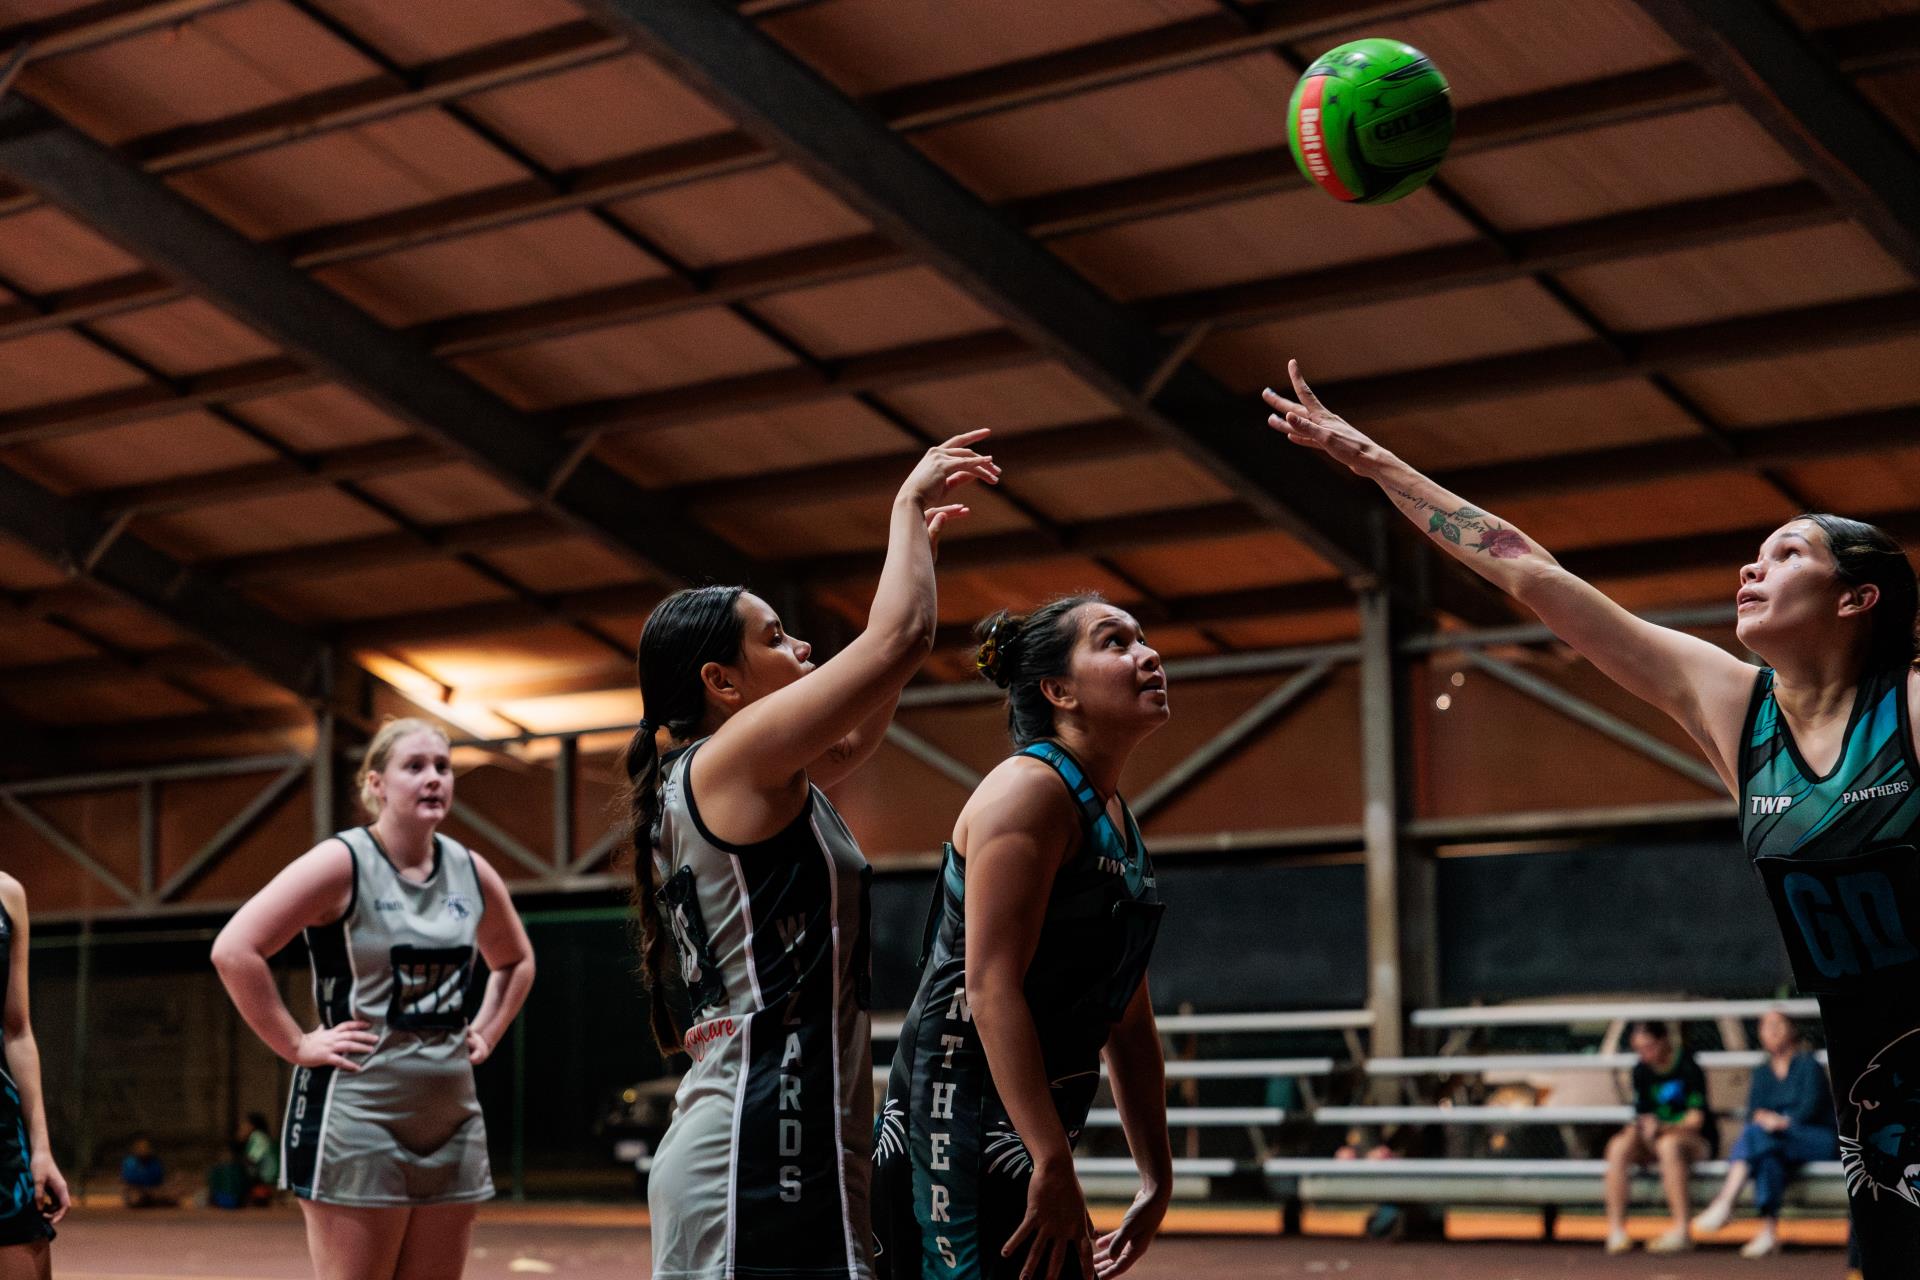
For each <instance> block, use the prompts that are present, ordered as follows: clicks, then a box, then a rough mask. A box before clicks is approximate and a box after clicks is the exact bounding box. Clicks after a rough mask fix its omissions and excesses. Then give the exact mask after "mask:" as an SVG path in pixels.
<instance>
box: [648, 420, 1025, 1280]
mask: <svg viewBox="0 0 1920 1280" xmlns="http://www.w3.org/2000/svg"><path fill="white" fill-rule="evenodd" d="M985 435H986V432H984V431H976V432H971V433H968V434H966V435H961V436H956V437H954V438H953V439H952V440H949V441H947V442H946V443H945V444H944V445H941V446H939V447H937V448H934V449H931V450H929V451H928V452H927V454H926V456H925V457H924V458H923V459H922V460H921V462H920V464H919V465H918V466H917V467H915V468H914V471H913V474H912V475H910V476H909V477H908V478H907V482H906V484H905V485H904V486H903V487H902V488H901V490H900V492H899V494H898V496H897V497H896V498H895V499H894V503H893V509H892V519H891V523H890V532H889V539H888V545H887V558H886V564H885V567H884V568H883V569H882V570H881V574H880V585H879V588H878V590H876V591H875V593H874V598H873V606H872V609H871V611H870V612H869V614H868V617H867V627H866V630H865V631H863V632H862V633H861V634H860V636H859V637H858V638H857V639H855V640H854V641H853V642H852V643H850V644H849V645H848V646H847V647H846V649H845V650H843V651H842V652H841V653H839V654H838V655H836V656H835V657H834V658H833V659H832V661H830V662H827V663H825V664H823V665H822V666H821V667H820V669H819V670H818V671H815V670H814V668H813V664H812V663H811V662H810V661H809V660H808V659H809V657H810V655H811V652H812V650H811V649H810V647H809V646H808V645H807V644H806V642H805V641H802V640H799V639H797V638H795V637H794V636H792V635H790V634H788V633H787V631H786V629H785V628H784V627H783V626H782V625H781V621H780V618H779V616H778V615H777V614H775V613H774V611H773V609H772V608H771V607H770V606H768V604H767V602H766V601H764V600H762V599H760V598H759V597H758V596H755V595H753V594H751V593H750V592H747V591H745V590H743V589H742V588H739V587H701V588H698V589H695V590H689V591H682V592H678V593H676V594H674V595H672V596H670V597H668V598H667V599H666V600H665V601H664V602H662V603H661V605H660V606H659V607H658V608H657V609H655V610H654V611H653V615H652V616H651V617H649V618H648V619H647V625H646V628H645V630H644V631H643V632H642V634H641V637H640V651H639V657H638V667H639V676H640V691H641V694H642V696H643V697H644V698H645V700H646V719H644V720H642V721H641V723H640V727H639V729H638V731H637V732H636V733H635V734H634V737H633V742H632V744H631V745H630V746H629V748H628V751H627V761H626V764H627V776H628V778H629V779H630V781H631V784H632V795H631V799H632V806H633V841H634V846H635V865H634V877H635V881H636V895H637V898H638V902H637V907H638V914H639V922H640V930H641V944H642V951H643V957H642V960H643V969H644V973H645V976H646V980H647V986H648V990H649V993H650V996H651V1003H652V1022H653V1031H654V1035H655V1037H656V1038H657V1039H658V1040H659V1042H660V1045H661V1047H662V1049H663V1050H666V1051H668V1052H678V1051H680V1050H682V1049H684V1051H685V1052H686V1053H687V1054H688V1055H690V1056H691V1057H692V1059H693V1063H692V1065H691V1067H690V1068H689V1069H688V1071H687V1074H686V1077H685V1079H684V1080H683V1081H682V1082H681V1085H680V1090H679V1093H678V1095H677V1096H676V1104H677V1105H676V1110H675V1114H674V1117H673V1122H672V1123H671V1124H670V1125H669V1126H668V1128H667V1132H666V1136H665V1137H664V1138H662V1139H661V1142H660V1149H659V1151H658V1153H657V1154H656V1156H655V1157H654V1161H653V1167H652V1171H651V1175H650V1177H649V1186H648V1195H647V1199H648V1203H649V1206H650V1208H651V1210H652V1229H653V1275H654V1277H655V1280H734V1278H735V1277H740V1278H742V1280H744V1278H746V1277H752V1278H753V1280H778V1278H781V1277H795V1278H799V1277H806V1278H807V1280H827V1278H829V1277H832V1278H834V1280H868V1278H869V1277H871V1275H872V1263H871V1261H870V1254H871V1249H872V1225H871V1221H870V1215H869V1212H868V1208H867V1187H868V1160H869V1154H868V1153H869V1150H870V1142H871V1132H872V1127H873V1071H872V1060H873V1058H872V1048H871V1045H870V1043H869V1040H868V1026H867V1006H868V1003H869V989H868V973H869V964H868V951H869V946H868V936H867V927H868V921H867V915H868V912H867V886H868V882H869V878H870V872H869V869H868V867H867V863H866V859H865V858H863V857H861V855H860V849H859V847H858V846H857V845H856V844H855V843H854V840H853V837H852V836H851V835H850V834H849V833H848V832H847V829H846V827H845V826H844V825H842V824H841V821H840V816H839V815H838V814H837V813H835V812H834V809H833V805H832V804H831V803H829V802H828V800H827V798H826V796H825V795H824V794H822V793H821V792H820V790H819V787H820V786H821V785H822V784H829V783H831V782H832V781H833V780H834V779H836V778H839V777H842V776H844V775H846V774H847V773H849V772H851V771H852V770H853V769H854V768H855V767H857V766H858V765H859V764H860V763H861V762H862V761H864V760H865V759H866V757H867V756H868V755H869V754H871V752H872V751H873V749H874V748H875V747H876V746H877V745H878V744H879V741H880V739H881V737H882V735H883V734H884V733H885V732H886V727H887V724H888V722H889V721H890V720H891V719H892V718H893V708H894V704H895V702H896V701H897V700H898V698H899V696H900V689H901V687H902V686H903V685H905V684H906V682H907V681H908V680H909V679H910V678H911V677H912V676H913V673H914V672H915V671H917V670H918V669H919V667H920V664H921V662H922V661H923V660H925V658H926V656H927V652H928V649H929V647H930V646H931V643H932V639H933V631H934V625H935V622H936V620H937V613H936V610H935V607H934V579H933V548H934V541H935V539H936V538H937V537H938V534H939V530H940V526H941V525H942V524H943V523H944V522H945V521H946V520H947V519H949V518H950V517H953V516H956V515H960V514H963V513H964V512H965V510H966V508H964V507H961V506H957V505H954V504H950V503H948V502H947V500H946V499H947V495H948V494H949V493H950V492H951V491H952V489H953V488H954V487H955V486H956V485H958V484H961V483H963V482H965V481H967V480H969V479H978V480H982V481H985V482H987V483H993V482H994V481H996V480H997V479H998V476H999V471H998V469H997V468H996V467H995V466H994V465H993V460H992V459H991V458H988V457H985V456H982V455H980V454H978V453H975V452H974V451H973V449H972V448H971V447H970V446H971V445H973V444H974V443H975V442H977V441H979V440H980V439H982V438H983V437H984V436H985ZM661 734H664V735H665V737H666V739H667V745H668V747H669V749H668V751H667V752H666V754H665V756H664V757H663V756H662V755H661V754H660V750H659V747H660V743H659V736H660V735H661ZM663 923H664V924H665V925H666V928H664V929H663V928H662V927H661V925H662V924H663ZM669 938H670V939H671V941H669ZM670 947H671V948H674V949H677V952H678V955H677V962H676V960H675V958H674V957H672V956H670V954H669V948H670ZM670 973H671V975H672V976H673V977H676V978H678V979H679V982H680V984H683V985H684V987H685V993H686V1005H687V1006H688V1014H687V1018H686V1020H685V1021H681V1020H680V1019H679V1018H678V1016H677V1014H676V1013H675V1012H674V1011H673V1010H672V1009H671V1007H670V1002H671V1001H673V1000H675V999H677V993H674V994H672V995H670V993H669V991H668V989H667V984H668V977H669V974H670Z"/></svg>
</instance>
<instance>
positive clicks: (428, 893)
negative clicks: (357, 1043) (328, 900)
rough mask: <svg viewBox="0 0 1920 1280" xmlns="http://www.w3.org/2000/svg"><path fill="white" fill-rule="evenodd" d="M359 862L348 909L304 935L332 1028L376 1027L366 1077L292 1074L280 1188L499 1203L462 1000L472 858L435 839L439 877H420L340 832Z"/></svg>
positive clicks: (374, 1199)
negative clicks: (349, 1024) (404, 871)
mask: <svg viewBox="0 0 1920 1280" xmlns="http://www.w3.org/2000/svg"><path fill="white" fill-rule="evenodd" d="M337 838H338V839H339V840H341V841H343V842H344V843H345V844H346V846H347V850H348V852H349V853H351V854H352V856H353V897H352V899H351V900H350V901H349V902H348V904H347V910H346V914H345V915H343V916H341V917H340V919H339V920H337V921H335V922H334V923H332V924H330V925H323V926H320V927H318V928H313V929H308V930H307V931H306V940H307V951H308V953H309V955H310V956H311V958H312V961H313V997H314V1003H315V1004H316V1005H318V1006H319V1008H320V1021H321V1024H322V1025H323V1026H329V1027H331V1026H337V1025H338V1024H340V1023H342V1022H348V1021H351V1020H353V1019H356V1018H359V1019H364V1020H365V1021H366V1022H368V1023H370V1024H371V1029H372V1033H373V1036H374V1038H375V1041H376V1043H375V1045H374V1049H373V1052H371V1053H369V1054H367V1055H366V1057H365V1058H363V1059H361V1062H362V1067H361V1069H360V1070H359V1071H357V1072H356V1071H341V1070H339V1069H338V1068H335V1067H300V1068H298V1069H296V1070H295V1071H294V1073H293V1092H292V1094H291V1095H290V1096H289V1098H288V1100H287V1118H286V1124H285V1125H284V1126H283V1128H282V1134H281V1139H280V1185H281V1186H282V1187H287V1188H291V1189H292V1191H293V1193H294V1194H295V1195H297V1196H299V1197H301V1198H302V1199H304V1200H317V1201H320V1202H322V1203H325V1204H342V1205H367V1206H378V1205H414V1204H450V1203H459V1202H465V1201H473V1200H485V1199H487V1198H488V1197H490V1196H492V1195H493V1177H492V1173H491V1171H490V1169H489V1166H488V1163H487V1129H486V1123H485V1121H484V1120H482V1119H481V1116H480V1102H479V1099H478V1098H477V1097H476V1096H475V1094H474V1087H473V1067H472V1065H471V1064H470V1063H469V1062H468V1061H467V1044H466V1029H467V1015H466V994H467V985H468V983H469V981H470V980H471V978H472V976H473V962H474V937H475V932H476V930H477V928H478V926H479V923H480V913H481V911H482V909H483V906H484V902H483V899H482V897H481V893H480V878H479V876H478V874H477V873H476V871H475V869H474V863H473V854H472V853H470V852H469V851H468V850H467V849H466V848H465V847H464V846H462V845H460V844H458V843H456V842H455V841H453V840H449V839H448V838H447V837H446V836H443V835H435V837H434V843H433V869H432V871H431V872H430V873H429V874H428V876H427V878H426V879H425V880H423V881H419V882H416V881H412V880H409V879H407V878H406V877H405V876H403V875H401V874H400V872H399V871H398V870H396V869H395V867H394V865H393V863H392V861H391V860H389V859H388V857H387V854H386V851H385V850H384V849H382V848H381V847H380V842H379V840H378V839H376V838H375V836H374V834H373V832H372V831H371V830H370V829H368V828H366V827H356V828H354V829H353V830H351V831H342V832H341V833H340V834H339V836H338V837H337Z"/></svg>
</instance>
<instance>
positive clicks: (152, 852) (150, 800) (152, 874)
mask: <svg viewBox="0 0 1920 1280" xmlns="http://www.w3.org/2000/svg"><path fill="white" fill-rule="evenodd" d="M158 790H159V784H157V783H156V782H154V780H153V779H152V778H142V779H141V780H140V783H139V795H140V901H141V902H142V903H145V904H151V903H152V902H153V895H154V891H155V889H156V887H157V886H158V885H159V883H160V797H159V794H158Z"/></svg>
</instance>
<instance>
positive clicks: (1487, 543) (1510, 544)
mask: <svg viewBox="0 0 1920 1280" xmlns="http://www.w3.org/2000/svg"><path fill="white" fill-rule="evenodd" d="M1394 492H1395V493H1397V494H1399V495H1400V496H1401V497H1402V498H1404V499H1406V500H1407V502H1409V503H1410V504H1412V506H1413V507H1414V509H1415V510H1417V511H1426V512H1431V513H1432V514H1431V515H1430V516H1429V518H1428V520H1427V532H1428V533H1429V534H1431V535H1433V536H1434V537H1436V538H1445V539H1446V540H1447V541H1448V542H1451V543H1453V544H1454V545H1456V546H1462V547H1466V548H1467V549H1469V550H1471V551H1484V552H1485V553H1486V554H1488V555H1490V556H1492V557H1493V558H1494V559H1495V560H1517V559H1519V558H1520V557H1521V556H1524V555H1526V554H1527V552H1528V551H1530V550H1532V548H1531V547H1529V546H1528V545H1527V539H1526V536H1525V535H1524V534H1522V533H1521V532H1520V531H1519V530H1518V529H1515V528H1512V527H1511V526H1508V525H1503V524H1501V523H1500V522H1499V521H1497V520H1495V519H1494V518H1493V517H1492V516H1490V515H1488V514H1487V513H1486V512H1484V511H1482V510H1480V509H1479V508H1478V507H1461V508H1459V509H1458V510H1455V511H1442V510H1441V509H1440V508H1439V507H1436V506H1434V505H1433V504H1432V503H1431V502H1428V501H1427V500H1426V499H1424V498H1420V497H1416V496H1414V495H1413V494H1412V493H1410V492H1408V491H1407V490H1405V489H1396V490H1394ZM1469 533H1477V534H1479V535H1480V540H1479V541H1478V542H1467V541H1465V538H1466V535H1467V534H1469Z"/></svg>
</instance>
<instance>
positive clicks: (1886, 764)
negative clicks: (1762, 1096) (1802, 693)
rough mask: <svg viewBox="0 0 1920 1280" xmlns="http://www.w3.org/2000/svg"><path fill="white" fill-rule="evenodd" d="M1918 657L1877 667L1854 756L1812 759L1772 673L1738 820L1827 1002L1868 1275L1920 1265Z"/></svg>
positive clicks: (1907, 1277) (1863, 701) (1814, 986)
mask: <svg viewBox="0 0 1920 1280" xmlns="http://www.w3.org/2000/svg"><path fill="white" fill-rule="evenodd" d="M1909 670H1910V668H1906V667H1900V668H1894V669H1892V670H1886V671H1879V672H1868V673H1866V674H1865V675H1863V676H1862V678H1861V681H1860V686H1859V688H1858V690H1857V691H1856V692H1855V694H1854V704H1853V713H1852V716H1851V718H1850V719H1849V720H1848V722H1847V731H1846V737H1845V739H1844V744H1843V746H1842V749H1841V752H1840V758H1839V760H1838V762H1837V763H1836V764H1835V765H1834V766H1833V768H1832V769H1831V770H1830V771H1829V772H1828V773H1827V774H1825V775H1824V776H1817V775H1815V773H1814V772H1813V770H1812V769H1810V768H1808V767H1807V763H1806V761H1805V760H1804V759H1803V758H1802V757H1801V755H1800V750H1799V747H1798V746H1797V745H1796V744H1795V743H1794V740H1793V734H1792V731H1791V730H1790V729H1788V727H1787V723H1786V720H1785V718H1784V717H1782V716H1781V714H1780V709H1779V705H1778V704H1777V703H1776V702H1775V700H1774V692H1773V672H1772V671H1763V672H1761V673H1760V677H1759V680H1758V681H1757V683H1756V685H1755V688H1754V693H1753V702H1752V705H1751V706H1750V707H1749V709H1748V712H1747V724H1746V732H1745V734H1744V736H1743V738H1742V745H1741V753H1740V779H1741V788H1740V824H1741V831H1742V835H1743V837H1744V839H1745V843H1746V848H1747V852H1748V854H1749V855H1750V856H1751V857H1752V858H1753V861H1754V866H1755V867H1756V868H1757V869H1758V870H1759V872H1760V876H1761V879H1762V880H1763V881H1764V882H1765V884H1766V887H1767V894H1768V897H1769V898H1770V899H1771V900H1772V902H1773V907H1774V911H1775V912H1776V913H1777V914H1778V916H1779V918H1780V931H1781V934H1782V936H1783V937H1784V938H1785V940H1786V945H1787V954H1788V957H1789V958H1790V959H1791V960H1792V963H1793V975H1794V981H1795V982H1796V984H1797V985H1798V986H1799V988H1800V989H1801V990H1802V991H1804V992H1806V993H1807V994H1809V995H1814V996H1817V997H1818V998H1819V1000H1820V1015H1821V1018H1822V1020H1823V1021H1824V1022H1825V1024H1826V1032H1827V1052H1828V1056H1829V1060H1830V1067H1831V1070H1832V1075H1833V1092H1834V1105H1835V1108H1836V1110H1837V1111H1838V1113H1839V1117H1838V1118H1839V1125H1840V1154H1841V1163H1842V1164H1843V1166H1844V1167H1845V1169H1846V1177H1847V1192H1848V1204H1849V1207H1850V1209H1851V1212H1852V1216H1853V1227H1854V1239H1855V1241H1856V1243H1857V1244H1858V1246H1859V1250H1860V1259H1861V1262H1862V1264H1863V1269H1864V1271H1865V1273H1866V1276H1867V1280H1896V1277H1897V1278H1898V1280H1911V1277H1913V1276H1914V1275H1916V1274H1920V948H1916V946H1915V943H1916V941H1920V850H1916V849H1915V847H1914V842H1915V839H1916V836H1917V835H1920V763H1917V762H1916V761H1915V759H1914V751H1913V725H1912V723H1911V722H1910V720H1909V717H1908V709H1907V680H1908V672H1909Z"/></svg>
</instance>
